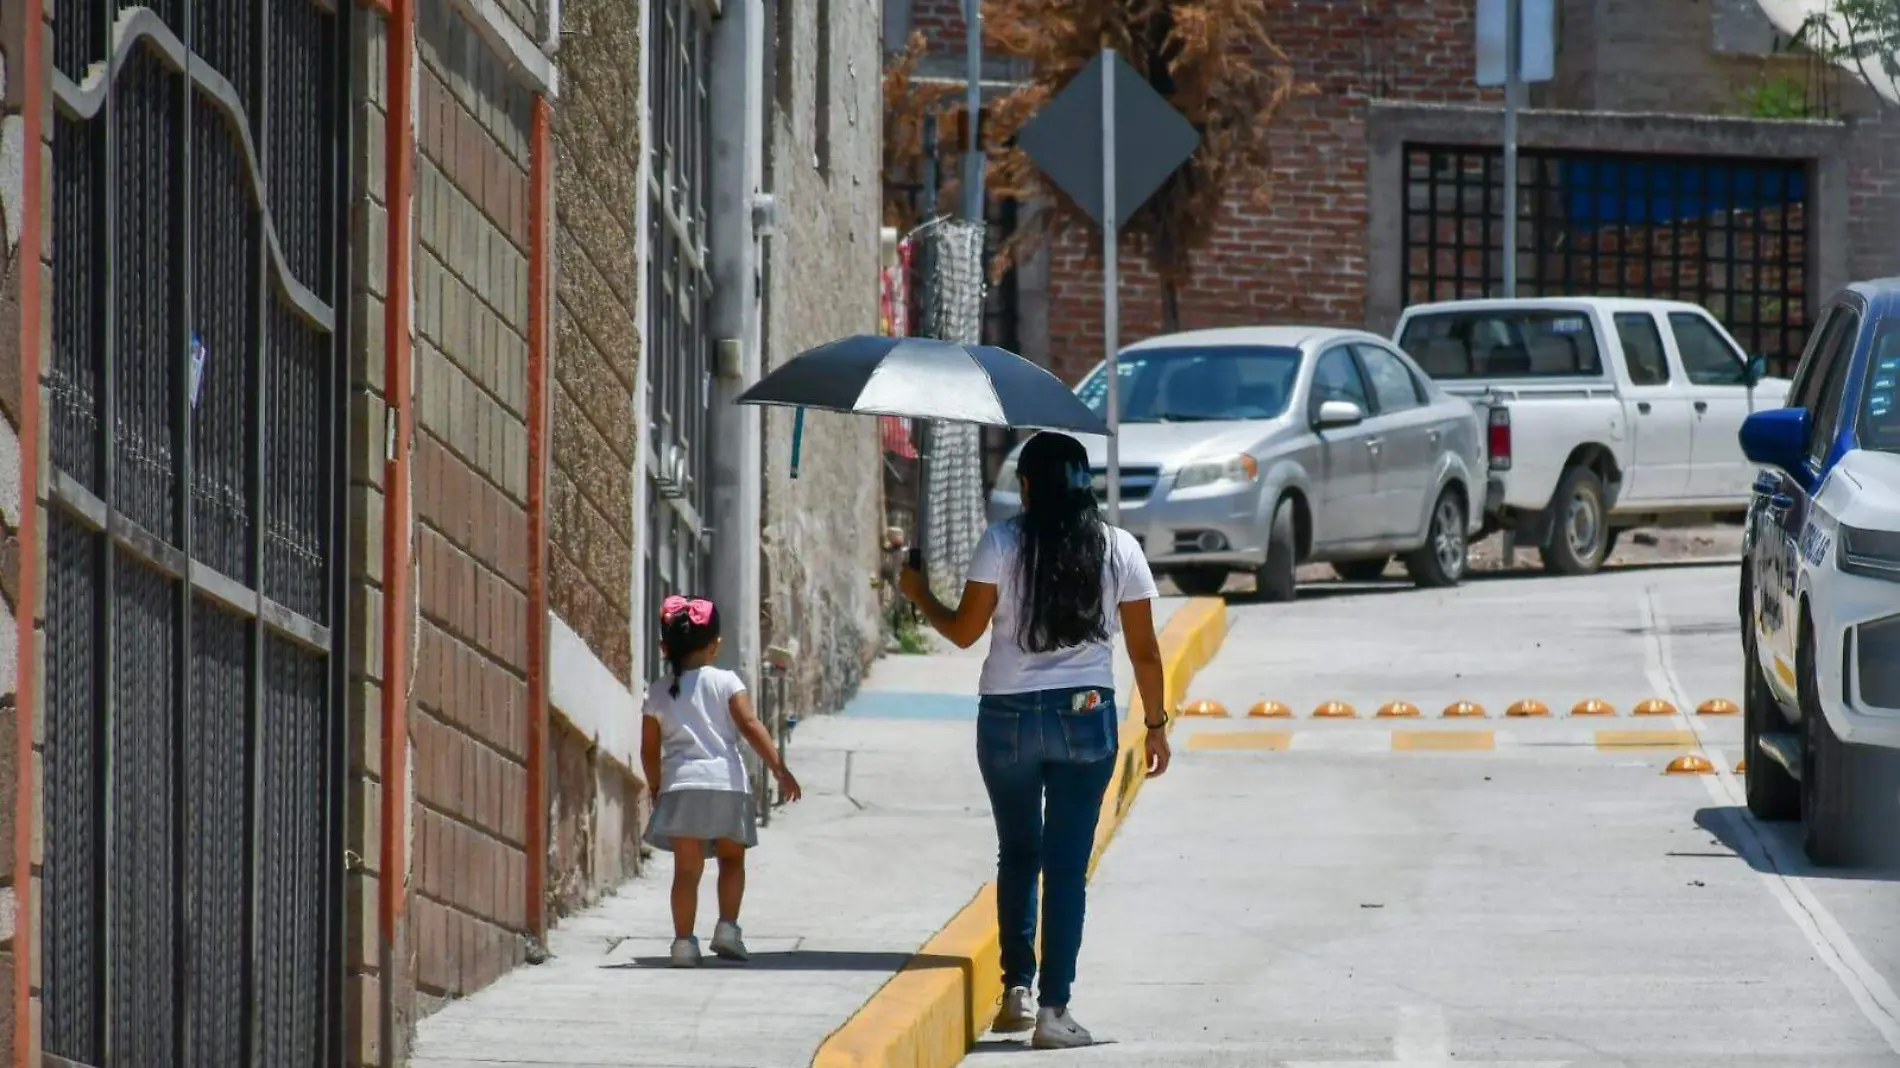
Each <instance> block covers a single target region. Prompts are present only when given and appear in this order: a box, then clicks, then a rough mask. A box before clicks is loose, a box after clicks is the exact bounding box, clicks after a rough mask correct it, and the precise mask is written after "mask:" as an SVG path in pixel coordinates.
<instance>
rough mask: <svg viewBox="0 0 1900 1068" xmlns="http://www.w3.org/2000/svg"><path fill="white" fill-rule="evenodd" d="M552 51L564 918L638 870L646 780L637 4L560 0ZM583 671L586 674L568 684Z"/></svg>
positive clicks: (554, 525)
mask: <svg viewBox="0 0 1900 1068" xmlns="http://www.w3.org/2000/svg"><path fill="white" fill-rule="evenodd" d="M562 18H563V20H564V21H565V22H566V24H567V25H568V26H569V28H570V29H573V30H574V31H575V32H573V33H571V34H569V35H568V36H567V37H566V39H565V40H564V41H563V43H562V47H561V52H560V55H559V61H560V68H561V99H560V102H559V105H558V106H557V107H556V108H555V109H554V118H553V129H552V134H551V141H552V148H553V151H554V157H555V164H554V173H555V204H554V207H553V211H554V215H555V223H554V239H555V249H554V255H555V260H556V262H557V264H558V267H557V276H558V286H557V290H556V294H555V301H554V308H553V315H554V318H553V326H554V333H555V350H554V356H553V380H552V382H551V383H550V387H549V392H550V394H551V403H552V416H551V426H550V431H551V434H552V437H553V454H552V461H553V462H552V468H551V470H550V471H549V473H548V508H549V513H550V514H549V539H550V546H549V559H548V569H549V580H550V604H549V607H550V609H551V610H552V611H553V613H554V615H555V616H556V617H557V619H558V620H559V623H558V624H557V626H558V627H560V628H563V629H564V633H563V634H562V636H561V637H560V638H559V639H557V640H556V641H555V643H554V656H555V658H556V660H555V663H554V665H553V668H552V671H553V675H554V678H553V679H552V680H551V681H552V683H553V693H552V696H553V712H554V716H553V721H552V731H553V766H552V768H551V769H550V781H551V783H552V787H553V788H552V791H551V798H550V800H551V802H552V804H553V816H552V827H551V855H550V857H549V865H550V870H549V876H548V894H549V899H550V900H549V905H550V907H551V908H552V909H553V912H554V914H555V915H562V914H565V913H567V912H570V911H572V910H573V909H575V908H577V907H581V906H584V905H586V904H589V903H591V902H593V901H594V900H596V899H598V898H599V896H600V895H601V894H602V893H604V892H606V891H607V890H610V889H611V888H613V887H614V886H616V885H618V884H619V883H620V882H622V881H623V880H625V879H627V878H629V877H631V876H632V875H634V874H636V873H637V872H638V870H639V865H640V844H639V829H640V826H641V806H642V805H643V803H644V799H645V791H644V789H643V785H644V784H643V783H642V781H641V777H640V776H641V772H640V767H639V750H638V746H637V744H628V743H630V742H635V741H636V740H637V738H638V734H637V732H638V730H639V726H640V725H639V722H638V717H639V709H638V705H637V703H636V696H637V693H638V683H639V681H640V680H637V679H635V678H634V668H633V663H634V660H633V641H632V628H631V627H630V626H629V623H630V620H631V618H632V613H633V611H634V604H633V582H634V560H635V541H636V537H637V535H636V533H635V529H634V518H633V509H634V503H633V500H634V489H635V486H634V471H635V469H636V467H637V466H638V450H639V435H638V431H637V429H636V426H635V411H634V404H635V400H634V398H635V396H636V383H638V381H639V371H640V354H641V353H640V332H639V329H638V328H637V325H636V322H637V320H636V318H635V309H636V306H637V300H636V298H637V294H638V286H639V280H640V270H641V268H640V259H641V254H642V249H641V243H642V237H643V235H641V234H640V233H638V232H637V225H636V222H635V219H636V217H637V214H638V210H639V202H640V197H641V196H642V195H643V190H641V188H640V186H639V175H640V173H641V172H640V156H641V149H642V145H641V140H640V67H641V65H640V63H639V62H638V57H639V55H640V45H641V40H640V10H639V6H638V5H634V4H627V3H622V2H619V0H569V2H568V3H567V5H566V7H565V8H564V10H563V12H562ZM581 679H585V680H586V682H585V683H584V684H577V683H579V680H581Z"/></svg>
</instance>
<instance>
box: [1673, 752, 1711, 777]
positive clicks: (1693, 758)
mask: <svg viewBox="0 0 1900 1068" xmlns="http://www.w3.org/2000/svg"><path fill="white" fill-rule="evenodd" d="M1714 773H1715V765H1714V764H1711V763H1709V758H1708V757H1705V756H1699V755H1697V754H1695V753H1690V754H1689V755H1688V756H1679V757H1677V758H1676V759H1674V760H1672V761H1670V762H1669V767H1668V768H1667V769H1666V770H1665V771H1664V772H1663V774H1665V775H1712V774H1714Z"/></svg>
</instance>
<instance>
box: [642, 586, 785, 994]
mask: <svg viewBox="0 0 1900 1068" xmlns="http://www.w3.org/2000/svg"><path fill="white" fill-rule="evenodd" d="M660 643H661V646H662V648H663V649H664V650H665V652H666V662H667V665H668V666H669V667H670V668H671V669H672V678H671V679H670V680H668V681H667V682H666V683H665V684H663V685H661V684H656V685H654V686H653V687H652V688H651V689H650V690H648V691H647V703H646V715H645V717H644V718H643V721H642V734H643V737H642V740H641V746H640V759H641V763H642V764H643V765H644V766H645V768H646V775H647V782H648V783H649V784H650V785H649V789H651V790H652V791H653V802H654V803H653V819H652V820H651V822H649V823H648V825H647V836H646V840H647V843H648V844H649V845H651V846H653V847H654V848H655V849H665V850H668V851H670V852H672V854H673V953H672V959H673V967H675V968H694V967H697V966H698V965H699V939H698V937H696V936H695V935H694V934H693V921H694V919H695V915H696V913H697V912H698V911H699V877H700V876H701V875H702V874H704V873H705V870H706V850H707V847H708V844H710V846H711V848H712V852H713V855H714V856H716V857H718V858H719V924H718V926H716V927H715V928H713V939H712V950H713V952H714V953H716V954H718V955H719V956H721V957H724V958H725V959H727V960H736V961H743V960H749V959H751V956H750V954H748V953H747V952H746V948H745V941H744V940H743V939H742V938H741V937H740V934H739V903H740V900H741V899H742V898H744V897H745V851H746V850H747V849H750V848H752V847H753V846H755V845H758V844H759V834H758V827H757V823H756V819H755V816H754V814H753V811H752V793H751V790H750V788H749V786H748V784H747V782H746V768H745V761H744V760H743V759H741V757H740V753H739V738H740V737H741V736H743V737H744V738H745V740H746V741H747V742H749V743H751V745H752V748H753V749H754V750H755V751H757V752H758V754H759V757H760V759H762V760H764V761H765V766H766V767H767V768H769V769H771V772H772V774H773V775H774V776H776V777H777V778H778V786H779V794H780V795H781V796H782V797H783V798H784V799H785V800H787V801H796V800H798V799H799V796H800V791H799V789H798V780H797V779H795V778H793V777H792V773H791V772H790V771H789V770H787V769H786V767H785V764H784V763H783V762H782V761H780V760H779V755H778V749H777V747H776V746H774V745H773V744H772V736H771V735H770V734H768V733H767V732H766V730H765V725H764V724H762V723H760V722H759V717H758V716H757V715H755V714H754V713H753V711H752V699H751V698H750V697H749V696H747V694H746V690H745V683H744V682H743V681H741V680H740V678H739V676H737V675H735V674H733V673H732V672H730V671H725V670H722V669H720V668H716V667H713V666H711V665H712V662H713V660H714V659H715V658H717V657H718V655H719V644H720V642H719V610H718V609H716V608H714V607H713V603H712V602H711V601H706V600H700V599H697V598H691V599H689V598H685V597H669V598H667V600H666V603H665V604H664V605H663V606H661V608H660Z"/></svg>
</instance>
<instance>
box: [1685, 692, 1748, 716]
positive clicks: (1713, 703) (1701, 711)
mask: <svg viewBox="0 0 1900 1068" xmlns="http://www.w3.org/2000/svg"><path fill="white" fill-rule="evenodd" d="M1740 711H1741V709H1739V708H1736V707H1735V702H1733V701H1731V700H1729V699H1728V698H1726V697H1711V698H1709V699H1708V700H1707V701H1704V702H1702V704H1701V705H1699V706H1697V708H1696V710H1695V714H1696V715H1698V716H1732V715H1734V714H1735V713H1737V712H1740Z"/></svg>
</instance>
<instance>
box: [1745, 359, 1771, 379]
mask: <svg viewBox="0 0 1900 1068" xmlns="http://www.w3.org/2000/svg"><path fill="white" fill-rule="evenodd" d="M1767 377H1768V357H1766V356H1750V357H1749V358H1748V366H1747V367H1746V368H1744V369H1743V371H1742V380H1743V381H1744V382H1747V383H1748V384H1749V385H1750V386H1753V385H1754V384H1756V383H1757V382H1760V381H1761V380H1762V379H1764V378H1767Z"/></svg>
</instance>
